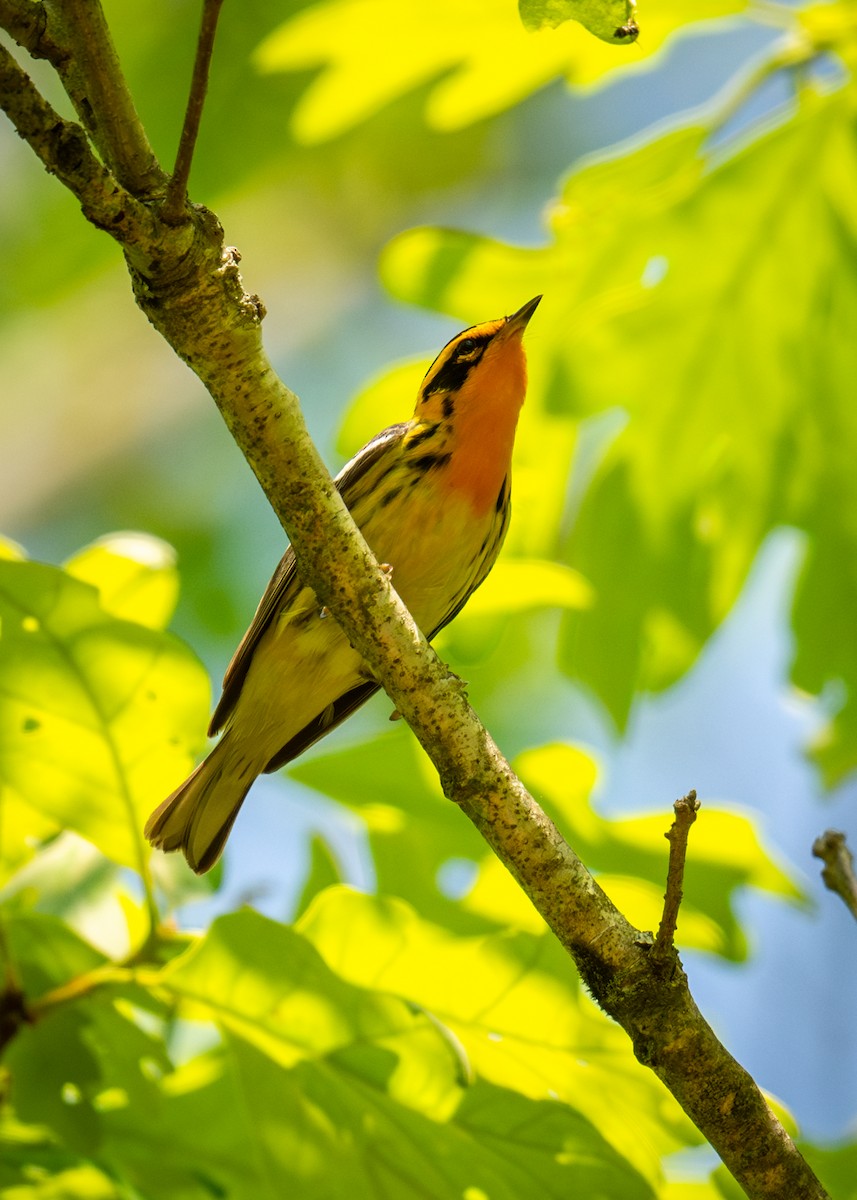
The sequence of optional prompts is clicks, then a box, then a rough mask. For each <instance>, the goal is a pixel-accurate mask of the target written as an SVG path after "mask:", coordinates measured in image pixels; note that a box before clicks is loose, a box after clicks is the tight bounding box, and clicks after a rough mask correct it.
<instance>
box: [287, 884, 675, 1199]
mask: <svg viewBox="0 0 857 1200" xmlns="http://www.w3.org/2000/svg"><path fill="white" fill-rule="evenodd" d="M300 928H301V929H302V930H303V931H304V932H305V934H306V935H307V937H309V938H310V939H311V940H312V941H313V942H314V943H315V944H316V945H317V946H318V948H319V950H320V951H321V953H322V954H323V956H324V958H325V960H326V961H327V962H329V963H330V965H331V966H332V967H334V968H335V969H336V971H337V972H338V973H339V974H341V975H342V976H344V977H345V978H346V979H350V980H352V981H353V982H354V983H364V984H370V983H371V985H372V986H374V987H380V988H383V989H384V990H385V991H389V992H392V993H395V994H398V995H401V996H404V997H408V998H409V999H411V1000H413V1001H415V1002H416V1003H418V1004H420V1005H425V1006H426V1007H427V1008H428V1009H429V1010H430V1011H431V1012H432V1013H434V1014H435V1015H436V1016H437V1017H438V1018H439V1019H440V1020H442V1021H443V1023H444V1024H445V1025H447V1026H448V1027H449V1028H450V1029H451V1030H452V1032H453V1033H454V1034H455V1036H456V1038H458V1039H459V1041H460V1042H461V1044H462V1046H463V1047H464V1049H465V1050H466V1052H467V1056H468V1058H469V1060H470V1061H471V1062H472V1064H473V1067H474V1069H475V1071H476V1073H477V1076H479V1077H481V1078H484V1079H486V1080H490V1081H491V1082H493V1083H494V1084H496V1085H498V1086H503V1087H510V1088H513V1089H514V1090H515V1091H518V1092H521V1093H523V1094H524V1095H526V1096H529V1097H531V1098H533V1099H540V1098H545V1097H550V1096H555V1097H558V1098H559V1099H561V1100H563V1101H564V1102H566V1103H568V1104H570V1105H572V1106H573V1107H578V1106H579V1105H580V1104H581V1100H582V1098H583V1097H585V1098H586V1104H585V1111H586V1114H587V1116H588V1118H589V1119H590V1120H591V1121H593V1122H594V1124H595V1125H596V1127H597V1128H598V1130H599V1132H600V1133H601V1134H602V1135H603V1136H604V1137H605V1138H606V1139H607V1140H608V1141H609V1142H610V1143H611V1144H612V1145H613V1146H615V1147H616V1148H617V1149H618V1150H619V1151H620V1153H622V1154H623V1155H625V1156H626V1157H627V1158H628V1159H629V1160H630V1161H632V1162H633V1163H634V1165H635V1166H636V1167H637V1169H638V1170H641V1171H642V1172H643V1174H644V1175H645V1176H646V1177H647V1178H648V1179H649V1180H650V1181H651V1182H653V1183H654V1182H656V1181H657V1180H658V1179H659V1177H660V1167H659V1159H660V1154H661V1153H664V1152H666V1151H667V1150H669V1149H675V1148H676V1147H677V1145H679V1144H682V1143H683V1142H684V1140H685V1138H686V1137H691V1135H690V1130H689V1127H688V1126H687V1125H686V1124H685V1122H684V1119H683V1118H682V1117H681V1115H680V1114H679V1113H678V1111H677V1109H676V1108H675V1107H674V1106H673V1102H672V1101H671V1100H670V1098H669V1097H668V1096H667V1094H666V1092H665V1091H663V1089H662V1088H661V1087H660V1085H659V1084H658V1083H657V1082H656V1081H655V1080H654V1078H653V1077H652V1076H651V1075H650V1074H648V1073H647V1072H645V1071H644V1070H643V1069H642V1068H641V1067H640V1066H639V1065H638V1064H637V1063H636V1062H635V1061H634V1058H633V1054H632V1053H631V1050H630V1046H629V1044H628V1041H627V1038H626V1037H625V1035H624V1034H623V1033H622V1031H621V1030H620V1029H619V1028H618V1027H617V1026H616V1025H614V1024H613V1023H612V1022H610V1021H609V1020H608V1019H607V1018H606V1017H604V1016H603V1015H601V1014H600V1013H598V1012H597V1011H596V1010H595V1009H594V1007H593V1006H592V1005H591V1004H590V1003H589V1001H587V1000H586V999H585V997H583V996H582V995H581V993H580V992H579V991H578V989H577V987H576V984H575V982H574V979H573V976H570V975H568V974H567V975H566V978H565V979H564V980H562V979H560V978H559V977H558V976H557V975H556V974H555V973H554V971H553V966H552V965H551V966H550V968H548V969H545V966H546V963H545V961H544V960H546V959H548V958H549V956H550V955H551V954H552V952H553V942H552V940H551V939H544V938H538V937H537V938H533V937H531V936H529V935H522V934H518V935H508V934H501V935H490V936H481V937H469V938H462V937H458V936H455V935H453V934H450V933H449V932H448V931H447V930H442V929H440V928H438V927H437V926H433V925H431V924H429V923H428V922H427V921H424V920H423V919H421V918H420V917H418V916H417V915H416V914H415V913H414V912H413V910H412V909H410V908H409V906H408V905H406V904H404V903H403V902H401V901H398V900H394V899H391V898H380V897H370V896H362V895H358V894H355V893H350V892H348V891H347V890H346V889H343V888H332V889H329V890H328V891H327V892H324V893H323V894H322V895H321V896H319V897H318V899H317V900H316V901H315V902H314V903H313V904H312V905H311V906H310V908H309V910H308V911H307V913H306V915H305V916H304V917H303V918H302V920H301V922H300ZM608 1079H612V1083H608V1082H607V1080H608ZM643 1129H644V1130H645V1132H643ZM691 1140H692V1137H691Z"/></svg>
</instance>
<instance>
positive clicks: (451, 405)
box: [443, 392, 455, 421]
mask: <svg viewBox="0 0 857 1200" xmlns="http://www.w3.org/2000/svg"><path fill="white" fill-rule="evenodd" d="M454 412H455V398H454V397H453V394H452V392H447V393H446V395H445V396H444V398H443V415H444V418H445V420H447V421H448V420H449V419H450V417H451V416H452V414H453V413H454Z"/></svg>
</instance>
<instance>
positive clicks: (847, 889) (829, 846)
mask: <svg viewBox="0 0 857 1200" xmlns="http://www.w3.org/2000/svg"><path fill="white" fill-rule="evenodd" d="M812 852H813V854H814V855H815V857H816V858H820V859H821V860H822V861H823V862H824V868H823V870H822V872H821V878H822V879H823V880H824V882H825V884H826V886H827V887H828V888H829V889H830V891H831V892H836V894H837V895H838V896H841V897H842V899H843V901H844V902H845V905H846V907H847V908H848V909H849V911H850V913H851V915H852V917H854V918H855V920H857V875H855V874H854V858H853V856H852V854H851V851H850V850H849V849H848V845H847V843H846V841H845V834H844V833H838V832H837V831H836V830H835V829H828V830H827V832H826V833H823V834H822V835H821V837H819V838H816V839H815V841H814V842H813V844H812Z"/></svg>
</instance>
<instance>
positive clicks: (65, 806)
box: [0, 562, 208, 870]
mask: <svg viewBox="0 0 857 1200" xmlns="http://www.w3.org/2000/svg"><path fill="white" fill-rule="evenodd" d="M0 619H2V626H0V638H2V641H0V646H2V655H0V781H2V783H3V784H4V785H6V786H7V787H9V788H11V789H12V790H13V791H14V792H16V793H17V794H18V795H19V796H20V797H21V799H22V800H23V801H25V802H26V803H27V804H28V805H31V806H32V807H33V808H36V809H38V810H39V812H41V813H43V814H45V816H47V817H48V818H50V819H51V820H54V821H56V822H57V823H59V824H61V825H63V826H65V827H67V828H69V829H73V830H75V831H76V832H78V833H80V834H81V835H82V836H83V837H85V838H87V839H89V840H90V841H92V842H93V843H94V844H95V845H96V846H98V848H99V849H100V850H102V852H103V853H105V854H106V855H107V856H108V857H110V858H112V859H113V860H114V861H115V862H118V863H120V864H122V865H124V866H129V867H134V868H136V869H137V870H139V869H141V866H142V863H143V862H144V860H145V856H146V854H147V853H148V850H147V848H146V847H145V846H144V842H143V838H142V827H143V823H144V821H145V819H146V816H147V815H148V813H149V812H150V810H151V809H152V807H154V805H155V804H156V803H157V802H158V800H159V799H161V798H163V796H164V795H166V794H167V793H168V792H169V791H170V789H171V788H172V787H174V786H175V784H176V781H177V780H179V779H181V777H182V775H183V774H184V773H186V771H187V770H188V769H189V767H190V766H191V764H192V757H191V755H192V751H193V750H194V749H196V747H197V745H198V744H199V741H200V739H201V736H202V731H203V728H204V722H205V718H206V714H207V710H208V681H207V678H206V676H205V672H204V671H203V669H202V667H201V666H200V664H199V662H198V661H197V660H196V658H195V657H194V656H193V655H192V654H191V653H190V652H189V651H188V650H186V649H185V648H184V646H182V645H181V644H180V643H179V642H178V641H177V640H176V639H175V638H173V637H171V636H169V635H167V634H164V633H159V632H155V631H153V630H151V629H147V628H145V627H143V626H141V625H135V624H131V623H130V622H128V621H120V620H117V619H116V618H115V617H112V616H110V615H109V614H108V613H107V612H105V611H104V609H102V608H101V606H100V605H99V602H98V593H97V592H96V591H95V589H94V588H93V587H91V586H90V585H88V584H84V583H81V582H80V581H79V580H77V579H73V578H71V576H69V575H67V574H65V573H64V572H63V571H60V570H58V569H57V568H54V567H49V566H45V565H42V564H40V563H18V562H0Z"/></svg>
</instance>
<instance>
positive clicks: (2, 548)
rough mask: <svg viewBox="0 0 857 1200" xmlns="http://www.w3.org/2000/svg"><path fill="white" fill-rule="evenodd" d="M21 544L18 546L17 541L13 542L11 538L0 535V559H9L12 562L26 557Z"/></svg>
mask: <svg viewBox="0 0 857 1200" xmlns="http://www.w3.org/2000/svg"><path fill="white" fill-rule="evenodd" d="M26 557H27V556H26V554H25V553H24V548H23V546H19V545H18V543H17V542H13V541H12V539H11V538H6V537H0V559H4V558H5V559H9V560H11V561H12V562H23V560H24V559H25V558H26Z"/></svg>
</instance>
